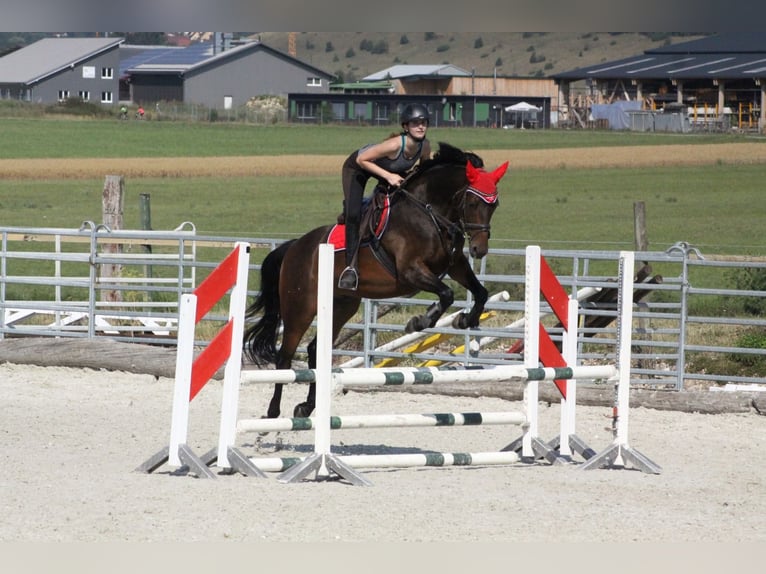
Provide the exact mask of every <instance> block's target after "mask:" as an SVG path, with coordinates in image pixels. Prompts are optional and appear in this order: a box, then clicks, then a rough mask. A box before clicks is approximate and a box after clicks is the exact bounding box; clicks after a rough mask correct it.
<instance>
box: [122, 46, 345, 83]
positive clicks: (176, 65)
mask: <svg viewBox="0 0 766 574" xmlns="http://www.w3.org/2000/svg"><path fill="white" fill-rule="evenodd" d="M255 51H266V52H269V53H271V54H273V55H277V56H279V57H282V58H285V59H288V60H291V61H293V62H295V63H296V64H297V65H299V66H302V67H304V68H306V69H309V70H313V71H315V72H317V73H318V74H320V75H323V76H326V77H328V78H331V77H334V76H333V74H331V73H329V72H325V71H324V70H320V69H319V68H315V67H314V66H312V65H310V64H307V63H305V62H303V61H301V60H298V59H296V58H293V57H292V56H289V55H288V54H285V53H283V52H280V51H278V50H275V49H273V48H270V47H269V46H267V45H266V44H263V43H261V42H257V41H254V42H246V43H244V44H241V45H239V46H234V47H232V48H229V49H227V50H223V51H221V52H218V53H216V51H215V44H214V43H213V42H199V43H196V44H191V45H190V46H188V47H186V48H180V49H179V48H168V49H166V50H160V51H157V52H154V53H146V54H143V55H145V56H146V58H145V59H143V60H142V59H141V56H142V55H138V56H135V61H134V63H132V64H131V63H129V62H127V61H126V64H129V65H126V66H125V67H124V69H123V67H122V66H121V70H123V71H124V72H125V73H129V74H134V73H155V74H167V73H177V74H188V73H190V72H194V71H197V70H200V69H202V68H204V67H206V66H211V65H215V64H216V63H218V62H220V61H224V60H227V59H229V58H231V57H233V56H236V55H239V54H243V53H247V52H255Z"/></svg>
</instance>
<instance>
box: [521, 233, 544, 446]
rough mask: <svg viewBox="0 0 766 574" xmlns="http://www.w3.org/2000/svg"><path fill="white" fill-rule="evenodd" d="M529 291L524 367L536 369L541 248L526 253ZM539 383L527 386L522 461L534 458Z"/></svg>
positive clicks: (538, 347) (529, 247) (525, 309)
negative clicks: (533, 445)
mask: <svg viewBox="0 0 766 574" xmlns="http://www.w3.org/2000/svg"><path fill="white" fill-rule="evenodd" d="M525 266H526V289H524V367H526V368H528V369H535V368H537V367H538V366H539V364H540V332H539V324H540V247H539V246H537V245H530V246H528V247H527V250H526V261H525ZM538 396H539V384H538V382H537V381H529V382H527V384H526V385H524V398H523V400H524V412H525V413H526V415H527V425H526V426H525V427H524V434H523V435H522V439H521V458H522V460H524V459H527V460H529V459H534V457H535V452H534V450H533V448H532V440H533V439H535V438H537V436H538V418H537V401H538Z"/></svg>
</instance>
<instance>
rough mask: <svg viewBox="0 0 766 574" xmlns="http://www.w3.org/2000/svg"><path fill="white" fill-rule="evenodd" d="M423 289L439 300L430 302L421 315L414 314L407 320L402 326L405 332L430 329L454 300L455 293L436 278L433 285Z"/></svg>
mask: <svg viewBox="0 0 766 574" xmlns="http://www.w3.org/2000/svg"><path fill="white" fill-rule="evenodd" d="M424 290H426V291H431V292H432V293H436V295H437V296H438V297H439V300H438V301H436V302H435V303H432V304H431V305H430V306H429V307H428V310H427V311H426V312H425V313H424V314H423V315H416V316H414V317H412V318H411V319H410V320H409V321H408V322H407V325H406V326H405V327H404V330H405V332H407V333H414V332H415V331H422V330H423V329H430V328H431V327H433V326H434V325H436V322H437V321H438V320H439V318H440V317H441V316H442V315H443V314H444V312H445V311H446V310H447V309H449V307H450V305H452V303H453V302H454V301H455V294H454V292H453V291H452V289H450V288H449V287H448V286H447V285H446V284H445V283H442V282H441V281H439V280H438V279H437V282H436V286H435V287H433V288H430V289H424Z"/></svg>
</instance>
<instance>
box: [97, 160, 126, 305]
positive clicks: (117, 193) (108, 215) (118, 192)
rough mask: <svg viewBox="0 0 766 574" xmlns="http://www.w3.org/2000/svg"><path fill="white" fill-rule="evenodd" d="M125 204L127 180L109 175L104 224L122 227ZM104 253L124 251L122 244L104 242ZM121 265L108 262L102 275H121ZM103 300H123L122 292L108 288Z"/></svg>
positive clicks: (103, 205) (104, 191) (102, 294)
mask: <svg viewBox="0 0 766 574" xmlns="http://www.w3.org/2000/svg"><path fill="white" fill-rule="evenodd" d="M124 204H125V180H124V179H123V177H122V176H121V175H107V176H106V179H105V180H104V190H103V192H102V196H101V210H102V218H103V223H104V225H105V226H106V227H107V228H108V229H110V230H112V231H118V230H120V229H122V214H123V206H124ZM103 253H105V254H107V255H109V254H119V253H122V246H121V245H120V244H117V243H106V244H104V248H103ZM120 274H121V265H119V264H118V263H108V264H105V265H102V266H101V277H103V278H109V277H119V276H120ZM101 300H102V301H111V302H119V301H122V292H121V291H120V290H118V289H112V290H106V291H102V293H101Z"/></svg>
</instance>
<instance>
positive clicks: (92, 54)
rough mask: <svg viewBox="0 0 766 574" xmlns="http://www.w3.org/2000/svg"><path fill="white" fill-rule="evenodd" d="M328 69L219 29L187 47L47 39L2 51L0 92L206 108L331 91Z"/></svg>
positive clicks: (41, 99)
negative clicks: (238, 40) (210, 38)
mask: <svg viewBox="0 0 766 574" xmlns="http://www.w3.org/2000/svg"><path fill="white" fill-rule="evenodd" d="M333 79H334V75H333V74H330V73H328V72H325V71H323V70H320V69H318V68H316V67H314V66H311V65H310V64H307V63H305V62H302V61H300V60H298V59H296V58H293V57H291V56H289V55H287V54H285V53H282V52H280V51H278V50H275V49H273V48H270V47H269V46H267V45H265V44H263V43H261V42H259V41H248V40H246V41H242V42H241V43H234V42H232V41H231V39H230V38H229V37H228V36H227V35H225V34H220V35H217V36H216V40H215V41H213V42H199V43H196V44H191V45H189V46H187V47H180V48H179V47H173V46H130V45H125V44H124V38H117V37H112V38H45V39H42V40H39V41H37V42H35V43H33V44H30V45H29V46H26V47H24V48H21V49H19V50H16V51H14V52H11V53H10V54H7V55H6V56H4V57H2V58H0V99H16V100H21V101H26V102H35V103H43V104H51V103H56V102H61V101H64V100H67V99H69V98H80V99H81V100H84V101H89V102H93V103H101V104H106V105H118V104H120V103H123V102H126V103H134V104H136V105H141V106H144V107H147V106H149V105H153V104H155V103H156V102H171V101H172V102H179V103H185V104H197V105H201V106H205V107H208V108H211V109H231V108H236V107H239V106H243V105H244V104H245V103H246V102H247V101H248V100H249V99H250V98H253V97H258V96H278V97H286V96H287V94H288V93H289V92H295V91H302V92H308V93H325V92H329V89H330V83H331V81H332V80H333Z"/></svg>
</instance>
